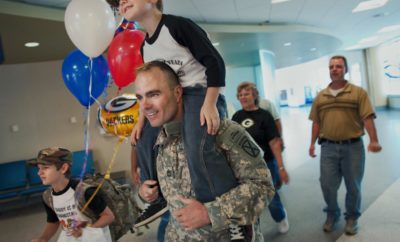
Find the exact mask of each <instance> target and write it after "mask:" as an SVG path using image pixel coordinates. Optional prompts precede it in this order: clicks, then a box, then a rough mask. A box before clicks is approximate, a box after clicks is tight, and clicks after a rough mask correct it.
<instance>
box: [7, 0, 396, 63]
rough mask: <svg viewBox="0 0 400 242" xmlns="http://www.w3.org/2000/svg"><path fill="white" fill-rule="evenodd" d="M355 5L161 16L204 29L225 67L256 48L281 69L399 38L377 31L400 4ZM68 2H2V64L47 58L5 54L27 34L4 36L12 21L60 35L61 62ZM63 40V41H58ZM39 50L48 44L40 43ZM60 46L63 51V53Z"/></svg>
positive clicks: (215, 6)
mask: <svg viewBox="0 0 400 242" xmlns="http://www.w3.org/2000/svg"><path fill="white" fill-rule="evenodd" d="M359 2H361V1H360V0H291V1H288V2H283V3H279V4H271V1H270V0H164V12H165V13H170V14H175V15H181V16H184V17H188V18H191V19H192V20H194V21H196V22H197V23H199V24H200V25H201V26H202V27H203V28H205V29H206V30H207V31H208V32H209V33H210V37H211V39H212V41H213V42H219V43H220V44H219V46H217V49H218V50H219V51H220V52H221V54H222V55H223V57H224V59H225V62H226V63H227V65H231V66H246V65H254V64H258V63H259V60H258V49H266V50H270V51H272V52H274V53H275V58H276V66H277V68H280V67H285V66H290V65H293V64H297V63H301V62H305V61H309V60H312V59H315V58H318V57H320V56H324V55H327V54H332V53H333V52H335V51H339V50H345V49H347V48H349V47H352V46H355V45H357V44H358V42H359V41H360V40H361V39H363V38H367V37H371V36H378V39H377V40H376V41H374V42H369V43H364V44H363V45H361V46H358V47H356V48H366V47H371V46H376V45H378V44H380V43H383V42H385V41H387V40H390V39H393V38H396V37H398V36H400V30H397V31H394V32H390V33H384V34H383V33H380V34H378V33H377V32H378V31H379V30H380V29H381V28H383V27H386V26H390V25H398V24H400V0H389V1H388V3H387V4H386V5H385V6H384V7H381V8H377V9H373V10H369V11H364V12H358V13H352V9H353V8H355V7H356V6H357V4H358V3H359ZM68 3H69V0H14V1H6V0H0V21H1V22H0V28H1V29H0V30H1V32H0V33H1V37H2V39H3V49H4V53H5V62H4V63H5V64H7V63H21V62H30V61H41V60H48V59H49V57H48V56H45V55H46V51H45V50H42V51H40V52H42V53H43V54H42V55H43V57H40V55H38V56H35V57H31V58H28V57H29V56H26V55H27V53H26V52H27V51H26V50H24V48H23V47H22V46H21V47H20V48H21V50H20V51H23V52H25V53H24V54H23V55H22V54H21V55H20V57H18V58H13V57H12V56H13V55H14V54H17V53H16V52H17V51H18V49H17V50H15V49H14V50H13V51H12V52H7V50H8V48H9V45H10V46H11V45H13V44H16V42H18V41H16V40H17V39H19V38H24V36H26V35H27V32H24V31H20V35H21V36H18V35H17V33H14V32H18V31H13V36H12V39H10V38H11V37H9V38H7V35H8V32H10V29H9V28H10V27H12V28H14V29H15V28H16V26H10V24H12V22H10V20H13V22H14V23H16V22H18V23H19V22H21V23H19V24H23V23H24V22H25V27H26V30H27V31H28V32H29V35H30V36H29V37H30V38H34V37H35V32H38V33H40V34H41V36H40V38H41V39H43V38H46V39H48V42H52V41H50V40H51V39H52V38H56V37H58V38H59V39H58V40H57V41H58V42H59V45H60V46H59V49H60V51H59V52H60V55H61V53H62V52H63V51H64V52H65V51H67V52H65V53H64V55H61V56H58V59H63V58H64V57H65V56H66V54H67V53H68V52H69V51H71V49H72V48H73V47H71V43H70V41H69V39H68V37H67V36H66V33H65V30H64V29H62V28H63V23H62V21H63V13H64V9H65V7H66V6H67V5H68ZM32 4H35V5H36V6H34V5H32ZM37 5H40V6H41V7H38V6H37ZM13 15H14V16H13ZM16 16H17V17H16ZM16 18H18V19H19V20H16ZM36 21H42V22H40V23H36ZM44 22H49V23H51V22H53V25H55V26H53V27H54V29H49V32H48V33H47V34H43V32H41V31H39V30H38V31H35V29H34V28H33V27H34V26H32V29H31V28H29V26H30V24H31V23H32V24H36V25H38V26H41V25H43V24H45V23H44ZM43 35H45V36H43ZM37 38H38V39H39V37H37ZM61 38H62V39H63V41H64V42H60V41H61V40H60V39H61ZM31 40H34V39H31ZM287 42H291V43H292V45H291V46H288V47H285V46H284V43H287ZM40 48H46V46H43V44H41V46H40ZM62 48H64V50H62V51H61V49H62ZM67 49H69V50H67ZM52 50H53V52H57V46H52ZM37 52H39V51H37ZM24 56H25V58H26V60H24ZM41 58H42V59H41ZM52 58H53V57H52Z"/></svg>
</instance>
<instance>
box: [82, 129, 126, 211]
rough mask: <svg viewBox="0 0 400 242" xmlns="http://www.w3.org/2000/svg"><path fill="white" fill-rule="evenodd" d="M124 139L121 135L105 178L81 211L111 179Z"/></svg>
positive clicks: (83, 208) (83, 209)
mask: <svg viewBox="0 0 400 242" xmlns="http://www.w3.org/2000/svg"><path fill="white" fill-rule="evenodd" d="M123 141H124V138H123V137H120V138H119V139H118V143H117V145H116V146H115V147H114V153H113V155H112V158H111V161H110V163H109V164H108V168H107V170H106V173H105V174H104V178H103V180H102V181H101V182H100V184H99V185H98V186H97V188H96V190H95V191H94V193H93V194H92V196H90V198H89V199H88V200H87V201H86V203H85V205H84V206H83V207H82V209H81V212H82V213H83V212H84V211H85V209H86V208H87V207H88V206H89V204H90V202H91V201H92V200H93V198H94V196H96V194H97V193H98V192H99V190H100V188H101V187H102V186H103V184H104V182H105V180H109V179H110V173H111V170H112V167H113V166H114V163H115V158H116V157H117V153H118V151H119V148H120V147H121V144H122V142H123Z"/></svg>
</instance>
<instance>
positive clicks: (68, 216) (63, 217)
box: [52, 187, 112, 242]
mask: <svg viewBox="0 0 400 242" xmlns="http://www.w3.org/2000/svg"><path fill="white" fill-rule="evenodd" d="M82 196H83V194H82ZM52 197H53V208H54V212H55V213H56V214H57V217H58V219H59V223H60V225H61V226H62V231H61V233H60V236H59V238H58V240H57V241H58V242H93V241H96V242H112V239H111V234H110V229H109V227H108V226H106V227H104V228H92V227H85V228H83V229H82V236H81V237H79V238H75V237H73V236H72V235H71V231H72V229H73V228H74V227H76V226H78V225H79V224H80V223H82V222H86V223H89V224H91V223H93V222H95V221H91V219H90V218H89V217H87V216H85V215H84V214H83V213H82V212H81V211H80V210H79V207H78V202H77V201H76V199H75V190H74V189H73V188H72V187H69V188H68V190H67V191H66V192H64V193H63V194H60V195H57V196H54V195H52Z"/></svg>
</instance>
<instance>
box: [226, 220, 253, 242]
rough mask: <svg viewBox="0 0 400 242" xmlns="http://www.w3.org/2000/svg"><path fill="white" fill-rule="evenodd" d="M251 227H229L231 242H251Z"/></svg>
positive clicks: (234, 225)
mask: <svg viewBox="0 0 400 242" xmlns="http://www.w3.org/2000/svg"><path fill="white" fill-rule="evenodd" d="M253 232H254V231H253V225H245V226H240V225H236V224H231V225H229V233H230V236H231V241H235V242H251V241H253Z"/></svg>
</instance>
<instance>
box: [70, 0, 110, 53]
mask: <svg viewBox="0 0 400 242" xmlns="http://www.w3.org/2000/svg"><path fill="white" fill-rule="evenodd" d="M64 22H65V28H66V30H67V34H68V36H69V38H70V39H71V40H72V43H74V45H75V46H76V47H77V48H78V49H79V50H80V51H82V52H83V53H84V54H85V55H86V56H88V57H92V58H94V57H97V56H99V55H101V54H102V53H103V52H104V50H105V49H106V48H107V46H108V45H109V44H110V43H111V41H112V39H113V37H114V32H115V25H116V22H115V17H114V14H113V11H112V9H111V7H110V6H109V5H108V4H107V3H106V1H105V0H72V1H71V2H70V3H69V4H68V6H67V9H66V10H65V17H64Z"/></svg>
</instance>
